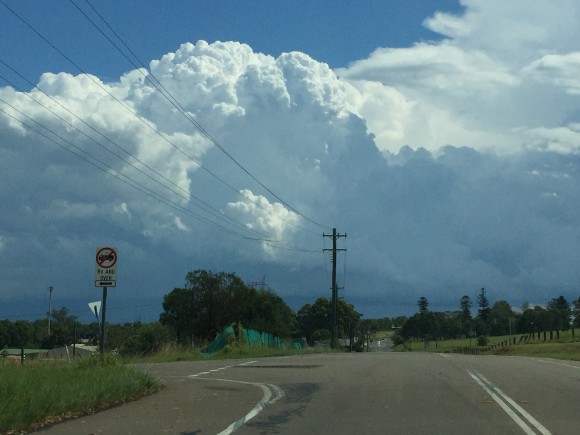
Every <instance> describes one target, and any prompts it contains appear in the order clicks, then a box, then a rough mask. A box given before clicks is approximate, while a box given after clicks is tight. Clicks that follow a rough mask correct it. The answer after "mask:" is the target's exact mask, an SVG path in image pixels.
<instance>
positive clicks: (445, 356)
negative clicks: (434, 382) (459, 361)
mask: <svg viewBox="0 0 580 435" xmlns="http://www.w3.org/2000/svg"><path fill="white" fill-rule="evenodd" d="M437 355H439V356H442V357H443V358H451V355H448V354H446V353H438V354H437Z"/></svg>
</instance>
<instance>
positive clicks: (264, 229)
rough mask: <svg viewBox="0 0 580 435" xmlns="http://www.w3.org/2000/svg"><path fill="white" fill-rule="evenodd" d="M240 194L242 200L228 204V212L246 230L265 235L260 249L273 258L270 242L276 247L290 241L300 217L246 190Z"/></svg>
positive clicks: (274, 252)
mask: <svg viewBox="0 0 580 435" xmlns="http://www.w3.org/2000/svg"><path fill="white" fill-rule="evenodd" d="M240 193H241V194H242V195H243V199H242V200H241V201H238V202H230V203H228V205H227V210H228V212H229V213H230V214H231V215H233V216H234V217H236V218H238V219H240V220H241V221H242V222H244V223H245V224H246V225H247V227H248V228H250V229H255V230H258V231H259V232H261V233H265V234H266V235H267V237H268V241H267V242H264V243H262V248H263V250H264V251H265V252H266V253H267V254H268V255H269V256H272V257H274V256H275V254H276V250H275V248H273V247H272V243H270V242H274V243H275V244H277V245H278V244H279V243H282V244H285V243H287V242H289V241H291V239H292V236H293V234H294V233H295V232H296V231H297V229H298V224H299V223H300V217H299V216H298V215H297V214H296V213H294V212H292V211H290V210H288V209H287V208H285V207H284V206H283V205H282V204H280V203H279V202H276V203H270V202H269V201H268V199H267V198H266V197H264V196H262V195H254V194H253V193H252V192H251V191H250V190H248V189H244V190H242V191H241V192H240Z"/></svg>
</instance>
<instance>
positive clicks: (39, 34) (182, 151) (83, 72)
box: [0, 0, 311, 232]
mask: <svg viewBox="0 0 580 435" xmlns="http://www.w3.org/2000/svg"><path fill="white" fill-rule="evenodd" d="M0 3H1V4H3V5H4V7H6V8H7V9H8V10H9V11H10V12H11V13H12V14H13V15H14V16H15V17H16V18H18V19H19V20H20V21H21V22H22V23H24V24H25V25H26V26H27V27H28V28H29V29H30V30H32V31H33V32H34V33H35V34H36V35H37V36H38V37H40V38H41V39H42V40H43V41H44V42H45V43H47V44H48V45H49V46H50V47H51V48H53V49H54V50H55V51H56V52H57V53H58V54H60V55H61V56H62V57H63V58H64V59H66V60H67V61H68V62H69V63H70V64H71V65H73V66H74V67H75V68H77V69H78V70H79V71H80V72H81V73H82V74H84V75H85V76H86V77H87V78H88V79H89V80H90V81H92V82H93V83H94V84H95V85H96V86H98V87H99V88H100V89H101V90H102V91H103V92H105V93H106V94H108V95H109V96H110V97H111V98H112V99H113V100H115V101H116V102H117V103H118V104H120V105H121V106H122V107H123V108H124V109H125V110H127V111H128V112H129V113H130V114H132V115H133V116H134V117H135V118H137V120H138V121H140V122H141V123H142V124H144V125H145V126H146V127H147V128H149V129H151V130H152V131H153V132H154V133H155V134H157V135H158V136H159V137H160V138H161V139H162V140H164V141H165V142H167V143H168V144H169V145H171V146H172V147H173V148H175V149H176V150H177V151H179V152H180V153H181V154H182V155H183V156H185V157H186V158H187V159H189V160H191V161H192V162H194V163H195V164H196V165H197V166H198V167H200V168H201V169H203V170H204V171H205V172H207V173H208V174H210V175H211V176H212V177H214V178H216V179H217V180H218V181H220V182H221V183H222V184H224V185H225V186H227V187H229V188H230V189H231V190H233V191H234V192H235V193H236V194H237V195H241V196H243V197H244V198H246V199H247V200H249V201H250V202H252V203H254V204H256V206H258V207H259V208H261V209H263V210H265V211H266V212H267V210H266V209H264V208H263V207H262V206H261V205H260V204H259V203H257V202H256V201H254V200H253V199H252V198H249V197H248V196H246V195H244V194H243V193H242V192H240V191H239V190H237V189H236V188H234V187H233V186H231V185H230V184H228V183H227V182H226V181H225V180H223V179H222V178H221V177H219V176H218V175H217V174H215V173H214V172H212V171H210V170H209V169H208V168H207V167H205V166H204V165H202V164H201V163H200V162H199V161H197V160H196V159H195V158H193V157H192V156H190V155H189V154H188V153H186V152H185V151H184V150H183V149H181V148H180V147H178V146H177V145H176V144H175V143H173V142H172V141H170V140H169V139H167V137H165V136H164V135H163V134H161V133H160V132H159V131H158V130H157V129H155V128H154V127H153V126H152V125H151V124H150V123H148V122H146V121H145V120H143V119H142V118H141V117H140V116H139V115H137V114H136V113H135V112H134V111H133V110H131V109H130V108H129V107H127V105H125V104H124V103H123V102H122V101H120V100H119V99H118V98H117V97H115V96H114V95H113V94H111V93H110V92H109V90H108V89H106V88H105V87H104V86H103V85H102V84H101V83H100V82H99V81H97V80H95V78H94V77H93V76H92V75H90V74H88V73H87V72H86V71H84V69H83V68H81V67H80V66H79V65H78V64H76V63H75V62H74V61H73V60H72V59H70V58H69V57H68V56H67V55H66V54H65V53H63V52H62V51H61V50H60V49H59V48H58V47H56V46H55V45H54V44H53V43H52V42H50V41H49V40H48V39H47V38H46V37H45V36H44V35H42V34H41V33H40V32H39V31H38V30H36V29H35V28H34V27H33V26H32V25H31V24H30V23H28V22H27V21H26V20H25V19H24V18H22V17H21V16H20V15H19V14H18V13H17V12H15V11H14V10H13V9H12V8H10V7H9V6H8V5H6V3H5V2H4V1H3V0H0ZM150 82H151V81H150ZM151 83H152V82H151ZM152 84H153V83H152ZM36 88H37V89H38V87H36ZM160 92H161V91H160ZM161 94H162V95H164V94H163V92H161ZM164 97H165V98H166V99H167V96H165V95H164ZM182 110H184V109H183V108H181V109H180V111H182ZM186 116H187V114H186ZM193 121H194V123H195V122H197V121H195V120H193ZM200 132H202V131H201V130H200ZM202 134H203V132H202ZM282 219H283V220H285V219H284V218H282ZM290 224H291V225H294V226H297V225H296V224H294V223H292V222H291V223H290ZM302 229H303V230H305V231H309V232H311V231H310V230H307V229H305V228H302Z"/></svg>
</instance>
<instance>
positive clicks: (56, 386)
mask: <svg viewBox="0 0 580 435" xmlns="http://www.w3.org/2000/svg"><path fill="white" fill-rule="evenodd" d="M99 360H100V359H99V358H91V359H90V361H87V360H85V361H81V362H79V363H74V364H68V363H61V362H42V361H38V362H37V361H29V362H26V363H25V364H24V365H18V364H14V363H12V362H7V361H0V433H6V432H12V431H20V430H28V429H32V428H37V427H40V426H42V425H46V424H51V423H55V422H58V421H61V420H63V419H66V418H70V417H74V416H78V415H84V414H90V413H93V412H95V411H98V410H100V409H105V408H108V407H111V406H113V405H117V404H121V403H124V402H127V401H129V400H134V399H136V398H139V397H142V396H144V395H147V394H151V393H153V392H155V391H158V390H159V389H160V388H162V386H161V384H159V383H158V382H157V381H156V380H154V379H153V378H152V377H151V376H149V375H147V374H145V373H142V372H139V371H136V370H134V369H132V368H130V367H127V366H125V365H123V364H119V363H116V362H110V361H109V362H107V363H102V362H97V361H99Z"/></svg>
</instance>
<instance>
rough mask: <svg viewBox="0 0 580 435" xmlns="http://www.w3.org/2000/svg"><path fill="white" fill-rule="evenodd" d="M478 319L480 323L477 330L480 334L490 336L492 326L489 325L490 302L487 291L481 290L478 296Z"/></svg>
mask: <svg viewBox="0 0 580 435" xmlns="http://www.w3.org/2000/svg"><path fill="white" fill-rule="evenodd" d="M477 305H478V307H479V308H478V310H477V318H478V320H479V322H477V329H478V331H479V332H480V333H482V332H483V333H485V334H489V333H490V325H489V313H490V308H489V300H488V299H487V296H486V294H485V289H484V288H481V290H480V291H479V294H478V295H477Z"/></svg>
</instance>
